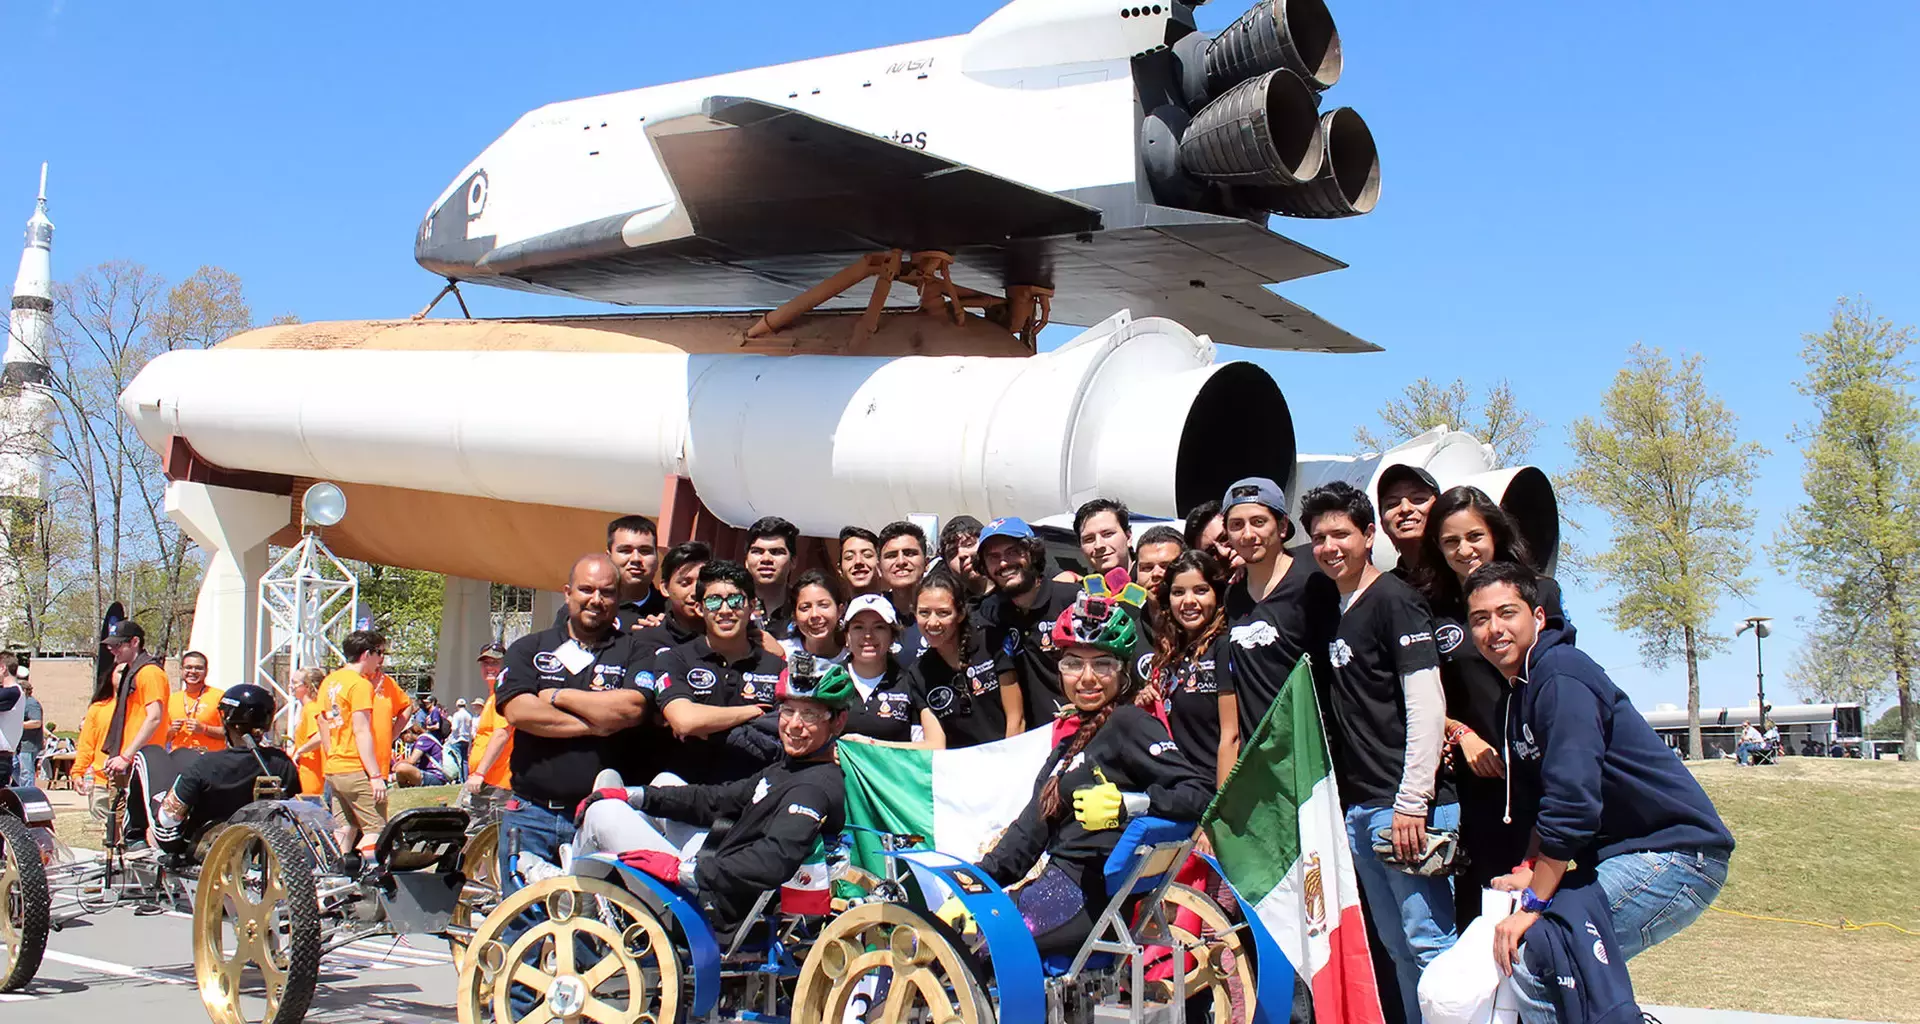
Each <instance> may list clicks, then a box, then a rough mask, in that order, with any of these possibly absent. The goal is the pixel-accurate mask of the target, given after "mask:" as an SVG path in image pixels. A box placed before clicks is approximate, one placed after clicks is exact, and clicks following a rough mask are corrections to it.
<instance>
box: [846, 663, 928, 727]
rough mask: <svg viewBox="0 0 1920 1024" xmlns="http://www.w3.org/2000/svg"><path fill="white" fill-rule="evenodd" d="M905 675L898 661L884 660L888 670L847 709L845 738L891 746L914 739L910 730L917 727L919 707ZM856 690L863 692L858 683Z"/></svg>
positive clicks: (849, 668)
mask: <svg viewBox="0 0 1920 1024" xmlns="http://www.w3.org/2000/svg"><path fill="white" fill-rule="evenodd" d="M847 670H848V671H849V672H851V671H852V670H853V666H852V665H848V666H847ZM906 675H907V674H906V670H904V669H902V668H901V667H900V663H899V662H897V661H894V660H893V659H891V658H889V659H887V670H886V672H885V674H883V675H882V676H881V677H880V680H879V682H878V684H876V685H875V686H874V688H873V689H872V690H869V691H867V692H866V693H865V695H864V696H862V697H861V699H860V703H858V704H855V705H853V706H852V707H850V708H848V709H847V728H846V733H847V735H850V736H865V737H867V738H869V739H876V740H887V741H888V742H893V743H904V742H906V741H908V740H911V739H913V727H914V726H916V725H919V724H920V708H921V704H920V701H919V698H918V695H916V694H915V693H914V691H913V686H912V684H911V683H909V682H908V681H907V678H906ZM855 687H856V690H858V689H864V685H863V684H861V683H859V682H858V681H857V680H856V682H855Z"/></svg>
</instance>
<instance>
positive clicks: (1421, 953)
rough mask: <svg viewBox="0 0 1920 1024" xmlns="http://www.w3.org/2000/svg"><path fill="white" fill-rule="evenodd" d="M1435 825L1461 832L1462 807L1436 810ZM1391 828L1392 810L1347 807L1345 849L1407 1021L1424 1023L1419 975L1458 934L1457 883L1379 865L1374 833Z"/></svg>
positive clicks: (1447, 806) (1457, 805) (1445, 807)
mask: <svg viewBox="0 0 1920 1024" xmlns="http://www.w3.org/2000/svg"><path fill="white" fill-rule="evenodd" d="M1430 824H1431V826H1432V827H1434V828H1440V829H1457V828H1459V827H1460V805H1459V804H1442V805H1441V806H1439V807H1436V808H1434V809H1433V817H1432V821H1431V822H1430ZM1392 828H1393V808H1392V807H1391V806H1389V805H1377V806H1374V805H1365V804H1363V805H1361V806H1359V807H1349V808H1347V845H1348V846H1349V847H1351V848H1352V849H1353V868H1354V873H1355V874H1357V875H1359V876H1360V898H1361V899H1362V900H1364V901H1365V902H1366V905H1367V913H1368V914H1369V915H1370V916H1371V917H1372V918H1373V921H1374V924H1375V925H1376V926H1378V930H1379V939H1380V943H1381V945H1383V946H1385V947H1386V950H1387V955H1388V956H1389V957H1391V958H1392V960H1393V967H1394V976H1395V978H1396V979H1397V980H1398V982H1399V987H1400V1000H1401V1003H1402V1004H1403V1005H1404V1006H1405V1008H1406V1010H1405V1012H1406V1018H1405V1019H1406V1020H1407V1021H1409V1022H1412V1021H1418V1020H1419V1019H1420V996H1419V991H1420V972H1421V970H1422V969H1424V968H1425V967H1426V966H1427V964H1428V963H1430V962H1432V960H1433V958H1434V957H1437V956H1439V955H1440V954H1441V953H1444V952H1446V951H1447V949H1448V948H1449V947H1451V946H1452V945H1453V940H1454V939H1456V938H1458V937H1459V936H1458V934H1457V933H1456V932H1455V931H1454V927H1453V882H1452V880H1450V879H1446V878H1427V877H1424V876H1421V875H1409V874H1407V873H1406V872H1404V871H1400V870H1398V869H1396V868H1393V867H1391V866H1389V865H1387V864H1384V863H1382V862H1381V861H1380V858H1379V857H1378V856H1376V855H1375V854H1374V852H1373V836H1374V833H1376V832H1378V831H1380V830H1381V829H1387V830H1389V831H1391V830H1392Z"/></svg>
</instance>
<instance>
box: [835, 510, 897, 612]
mask: <svg viewBox="0 0 1920 1024" xmlns="http://www.w3.org/2000/svg"><path fill="white" fill-rule="evenodd" d="M840 578H841V579H843V580H845V581H846V582H847V591H848V592H849V593H850V594H851V595H852V596H854V597H859V596H860V595H861V594H884V593H886V592H887V582H886V580H884V579H882V578H881V576H880V535H879V534H877V533H874V532H873V531H872V530H869V529H867V528H866V527H864V526H844V527H841V529H840Z"/></svg>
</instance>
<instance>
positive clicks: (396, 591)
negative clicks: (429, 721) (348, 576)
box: [348, 562, 447, 684]
mask: <svg viewBox="0 0 1920 1024" xmlns="http://www.w3.org/2000/svg"><path fill="white" fill-rule="evenodd" d="M348 564H349V567H350V568H351V569H352V570H353V573H354V575H355V576H358V577H359V578H360V600H361V601H363V602H365V603H366V606H367V609H368V610H369V611H370V612H372V613H373V628H375V629H377V630H379V631H380V632H382V633H384V634H386V637H387V647H388V651H389V655H388V664H389V665H390V666H391V668H389V669H388V672H389V673H390V674H391V675H393V676H394V677H395V678H396V679H401V680H402V681H403V682H405V683H408V684H411V682H412V680H411V679H403V678H402V677H403V676H405V675H407V674H409V673H418V672H430V671H432V670H433V662H434V656H435V654H436V652H437V651H438V644H439V637H440V608H441V605H442V603H443V602H444V601H445V599H446V592H447V580H446V577H444V576H442V575H440V574H439V573H437V572H425V571H422V570H420V569H396V568H394V567H392V566H387V565H375V564H373V563H370V562H351V563H348Z"/></svg>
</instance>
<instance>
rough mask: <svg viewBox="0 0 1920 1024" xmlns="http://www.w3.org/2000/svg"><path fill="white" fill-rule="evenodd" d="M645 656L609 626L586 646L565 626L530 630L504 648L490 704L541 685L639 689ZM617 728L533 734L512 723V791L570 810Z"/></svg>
mask: <svg viewBox="0 0 1920 1024" xmlns="http://www.w3.org/2000/svg"><path fill="white" fill-rule="evenodd" d="M646 657H647V655H646V654H645V652H644V651H643V649H642V647H641V645H640V644H637V643H635V642H634V639H633V634H631V633H620V632H615V633H610V634H608V636H607V638H606V639H605V640H603V641H601V642H600V643H599V644H596V645H592V646H589V645H586V644H583V643H580V642H578V641H576V640H574V639H573V637H572V635H571V634H570V633H569V632H568V630H567V627H566V626H560V627H558V628H555V629H543V630H541V631H540V632H538V633H530V634H528V635H526V636H523V637H521V638H520V639H518V640H515V641H514V642H513V645H512V646H510V647H508V648H507V660H506V665H505V666H504V667H503V668H502V669H501V672H500V680H499V682H498V683H497V684H496V685H495V687H494V701H495V706H496V707H499V708H500V709H501V711H502V712H503V713H504V712H505V710H506V707H507V704H508V702H510V701H512V700H514V699H515V698H517V697H520V696H522V695H525V696H527V697H528V699H530V700H539V699H540V696H539V694H540V691H541V690H545V689H562V690H592V691H605V690H625V689H637V690H645V689H647V687H646V686H644V685H643V684H642V683H641V681H640V676H641V671H642V670H641V665H642V663H643V662H644V661H645V660H646ZM632 731H633V730H628V732H632ZM623 736H626V733H621V734H620V735H619V736H614V737H609V738H606V739H602V738H601V737H598V736H568V737H553V736H536V735H534V734H533V733H531V732H528V731H526V730H524V729H515V730H514V736H513V753H512V754H511V755H509V756H510V757H511V758H512V768H513V792H514V795H515V796H518V797H520V798H522V799H525V800H531V801H534V802H536V803H539V804H542V805H544V806H547V807H551V808H565V809H567V810H569V811H571V810H572V808H573V805H574V804H577V803H579V802H580V801H581V800H583V799H585V798H586V795H587V793H588V792H590V791H591V790H592V789H593V777H594V775H596V774H598V773H599V771H600V769H601V768H603V767H605V766H606V765H607V764H608V763H609V756H608V755H610V754H612V753H614V751H615V749H617V744H618V741H619V740H620V739H621V737H623Z"/></svg>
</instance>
